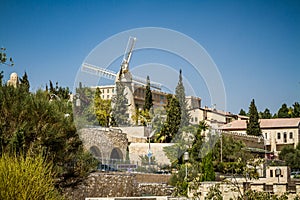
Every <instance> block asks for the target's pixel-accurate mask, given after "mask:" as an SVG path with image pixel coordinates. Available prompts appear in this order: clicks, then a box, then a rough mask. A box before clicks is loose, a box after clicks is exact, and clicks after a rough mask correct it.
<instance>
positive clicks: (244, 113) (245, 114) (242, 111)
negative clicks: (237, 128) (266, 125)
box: [239, 109, 247, 116]
mask: <svg viewBox="0 0 300 200" xmlns="http://www.w3.org/2000/svg"><path fill="white" fill-rule="evenodd" d="M239 115H242V116H247V113H246V111H245V110H243V109H241V110H240V112H239Z"/></svg>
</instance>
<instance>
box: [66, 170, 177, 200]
mask: <svg viewBox="0 0 300 200" xmlns="http://www.w3.org/2000/svg"><path fill="white" fill-rule="evenodd" d="M169 178H170V175H156V174H152V175H151V174H148V175H146V174H134V173H132V174H131V173H101V172H95V173H92V174H90V175H89V176H88V177H87V178H86V179H85V180H84V181H83V182H82V183H80V184H79V185H77V186H75V187H72V188H66V189H65V190H64V191H63V193H64V195H65V196H66V198H67V199H70V200H73V199H78V200H84V199H85V198H86V197H138V196H170V195H171V194H172V192H173V188H172V187H170V186H168V185H167V183H166V182H168V179H169Z"/></svg>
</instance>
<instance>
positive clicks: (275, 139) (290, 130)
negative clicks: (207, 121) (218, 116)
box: [221, 118, 300, 155]
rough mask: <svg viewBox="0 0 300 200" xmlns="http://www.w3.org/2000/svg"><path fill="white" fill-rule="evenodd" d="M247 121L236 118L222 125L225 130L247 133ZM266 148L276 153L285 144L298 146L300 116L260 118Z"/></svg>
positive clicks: (299, 139)
mask: <svg viewBox="0 0 300 200" xmlns="http://www.w3.org/2000/svg"><path fill="white" fill-rule="evenodd" d="M246 128H247V121H246V120H236V121H232V122H231V123H228V124H225V125H224V126H223V127H221V130H223V131H230V132H237V133H241V134H246ZM260 128H261V131H262V136H263V138H264V146H265V149H266V150H268V151H271V152H274V154H275V155H278V153H279V152H280V151H281V149H282V148H283V147H285V146H292V147H294V148H295V147H296V146H297V145H298V144H299V141H300V118H276V119H260Z"/></svg>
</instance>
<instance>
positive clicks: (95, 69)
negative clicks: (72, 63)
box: [81, 63, 117, 80]
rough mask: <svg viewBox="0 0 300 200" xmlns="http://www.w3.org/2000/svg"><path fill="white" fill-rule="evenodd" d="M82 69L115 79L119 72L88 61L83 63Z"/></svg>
mask: <svg viewBox="0 0 300 200" xmlns="http://www.w3.org/2000/svg"><path fill="white" fill-rule="evenodd" d="M81 71H84V72H86V73H89V74H93V75H96V76H101V77H105V78H107V79H110V80H115V79H116V76H117V74H116V73H115V72H113V71H111V70H108V69H103V68H100V67H98V66H95V65H91V64H88V63H83V64H82V66H81Z"/></svg>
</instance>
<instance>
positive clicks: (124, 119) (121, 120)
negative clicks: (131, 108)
mask: <svg viewBox="0 0 300 200" xmlns="http://www.w3.org/2000/svg"><path fill="white" fill-rule="evenodd" d="M120 80H121V79H120ZM124 90H125V86H124V85H123V83H122V82H121V81H118V82H116V95H114V96H113V97H112V118H113V119H112V123H111V125H113V126H126V125H128V124H129V121H128V119H129V115H128V112H127V110H128V109H127V107H128V100H127V98H126V94H124Z"/></svg>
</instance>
